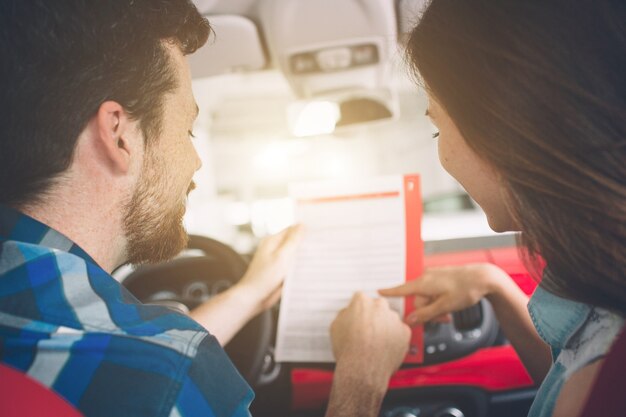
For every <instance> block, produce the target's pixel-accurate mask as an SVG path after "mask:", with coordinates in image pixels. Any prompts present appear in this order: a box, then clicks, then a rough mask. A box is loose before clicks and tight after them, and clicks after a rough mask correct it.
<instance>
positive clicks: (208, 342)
mask: <svg viewBox="0 0 626 417" xmlns="http://www.w3.org/2000/svg"><path fill="white" fill-rule="evenodd" d="M0 316H2V317H0V341H1V343H2V345H3V350H4V352H3V357H2V362H5V363H7V364H8V365H10V366H13V367H15V368H18V369H20V370H21V371H22V372H24V373H26V374H28V375H29V376H30V377H32V378H34V379H37V380H38V381H40V382H41V383H43V384H44V385H46V386H48V387H50V388H51V389H52V390H54V391H55V392H57V393H59V394H60V395H61V396H63V397H64V398H65V399H66V400H68V401H69V402H70V403H72V404H74V405H75V406H76V407H77V408H79V409H80V410H81V411H82V412H83V413H84V414H85V415H116V416H126V415H128V416H130V415H169V413H170V411H171V410H173V409H175V408H177V409H179V410H190V409H191V410H193V409H195V408H197V409H198V412H200V411H203V412H206V414H207V415H211V414H213V415H229V416H230V415H232V414H233V410H236V409H237V408H238V407H240V406H241V405H242V404H244V406H247V404H249V402H250V400H251V398H252V392H251V390H250V388H249V387H248V386H247V384H246V383H245V381H243V379H242V378H241V376H240V375H239V373H238V372H237V371H236V369H235V368H234V366H233V365H232V363H231V362H230V360H229V358H228V357H227V355H226V354H225V353H224V351H223V349H222V348H221V346H220V345H219V343H218V342H217V340H216V339H215V338H214V337H213V336H211V335H209V334H208V333H207V332H203V331H189V330H184V331H179V330H177V329H168V330H166V331H164V332H162V333H158V334H154V335H131V334H123V333H106V332H93V331H83V330H76V329H69V328H62V327H61V328H54V327H53V326H51V325H49V324H45V323H37V322H32V321H31V322H28V323H27V322H26V321H24V320H22V322H21V324H22V329H21V331H19V333H18V330H19V329H18V328H17V327H18V323H17V321H19V320H20V318H14V320H13V322H11V320H10V318H8V317H7V315H6V314H4V313H0ZM187 414H188V413H186V414H184V415H187ZM189 415H199V414H196V413H192V414H189Z"/></svg>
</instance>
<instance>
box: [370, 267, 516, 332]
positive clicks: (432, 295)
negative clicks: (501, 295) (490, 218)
mask: <svg viewBox="0 0 626 417" xmlns="http://www.w3.org/2000/svg"><path fill="white" fill-rule="evenodd" d="M507 281H510V279H509V277H508V275H507V274H506V273H505V272H504V271H502V270H501V269H500V268H498V267H497V266H495V265H492V264H486V263H481V264H470V265H465V266H453V267H442V268H430V269H427V270H426V272H424V275H423V276H422V277H421V278H420V279H417V280H414V281H409V282H407V283H406V284H403V285H400V286H398V287H394V288H388V289H384V290H380V291H379V293H380V295H383V296H386V297H399V296H411V295H413V296H415V311H413V312H412V313H411V314H409V315H408V316H407V317H406V319H405V320H406V322H407V323H408V324H409V325H411V326H413V325H415V324H417V323H424V322H427V321H432V320H435V321H445V320H446V316H447V314H448V313H452V312H454V311H459V310H462V309H464V308H467V307H470V306H473V305H474V304H476V303H478V302H479V301H480V299H481V298H483V297H485V296H487V295H489V294H491V293H492V292H494V291H496V289H497V287H498V284H499V283H502V282H507Z"/></svg>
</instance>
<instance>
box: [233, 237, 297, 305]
mask: <svg viewBox="0 0 626 417" xmlns="http://www.w3.org/2000/svg"><path fill="white" fill-rule="evenodd" d="M301 238H302V227H301V226H291V227H289V228H287V229H285V230H283V231H282V232H280V233H278V234H276V235H273V236H269V237H266V238H265V239H263V240H262V241H261V243H260V244H259V247H258V248H257V250H256V253H255V254H254V258H252V262H250V266H249V267H248V270H247V271H246V273H245V275H244V276H243V277H242V278H241V280H240V281H239V282H238V283H237V285H236V287H238V288H239V289H240V290H241V291H244V292H245V293H246V294H247V296H248V297H249V299H250V300H251V301H255V304H256V309H255V314H258V313H260V312H262V311H264V310H266V309H268V308H270V307H272V306H273V305H274V304H276V302H277V301H278V300H279V299H280V295H281V292H282V286H283V281H284V280H285V277H286V276H287V272H288V271H289V269H290V268H291V266H292V265H293V261H294V259H295V253H296V249H297V247H298V243H300V239H301Z"/></svg>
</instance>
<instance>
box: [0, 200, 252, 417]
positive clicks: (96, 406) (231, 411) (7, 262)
mask: <svg viewBox="0 0 626 417" xmlns="http://www.w3.org/2000/svg"><path fill="white" fill-rule="evenodd" d="M0 362H3V363H5V364H7V365H9V366H12V367H14V368H17V369H19V370H21V371H23V372H25V373H27V374H28V375H29V376H31V377H32V378H34V379H37V380H39V381H40V382H41V383H43V384H44V385H46V386H48V387H50V388H51V389H52V390H54V391H56V392H57V393H58V394H60V395H61V396H62V397H64V398H65V399H66V400H68V401H69V402H70V403H72V404H73V405H74V406H75V407H76V408H78V409H79V410H80V411H81V412H82V413H84V414H85V415H87V416H107V417H111V416H116V417H122V416H183V417H184V416H227V417H239V416H249V411H248V406H249V405H250V403H251V401H252V398H253V396H254V395H253V393H252V390H251V389H250V387H249V386H248V385H247V384H246V382H245V381H244V380H243V379H242V377H241V376H240V375H239V373H238V372H237V370H236V369H235V368H234V367H233V365H232V363H231V362H230V360H229V359H228V357H227V356H226V354H225V353H224V351H223V350H222V348H221V347H220V345H219V343H218V342H217V340H216V339H215V338H214V337H213V336H211V335H209V334H208V333H207V332H206V330H205V329H204V328H202V327H201V326H200V325H198V324H197V323H196V322H195V321H193V320H191V319H189V318H188V317H186V316H184V315H182V314H178V313H174V312H172V311H171V310H169V309H167V308H165V307H158V306H147V305H142V304H141V303H140V302H139V301H137V300H136V299H135V298H134V297H133V296H132V295H131V294H130V293H128V292H127V291H126V290H125V288H124V287H123V286H121V285H120V284H119V283H118V282H117V281H116V280H115V279H114V278H112V277H111V276H110V275H109V274H108V273H106V272H105V271H104V270H103V269H101V268H100V267H99V266H98V265H97V264H96V263H95V262H94V260H93V259H92V258H91V257H90V256H89V255H87V253H85V252H84V251H83V250H82V249H81V248H80V247H78V246H77V245H76V244H74V243H73V242H71V241H70V240H69V239H68V238H66V237H65V236H63V235H61V234H60V233H58V232H56V231H55V230H52V229H50V228H49V227H47V226H46V225H44V224H42V223H40V222H38V221H36V220H34V219H32V218H30V217H28V216H25V215H23V214H21V213H19V212H16V211H14V210H12V209H10V208H7V207H4V206H1V205H0ZM1 396H2V393H0V397H1Z"/></svg>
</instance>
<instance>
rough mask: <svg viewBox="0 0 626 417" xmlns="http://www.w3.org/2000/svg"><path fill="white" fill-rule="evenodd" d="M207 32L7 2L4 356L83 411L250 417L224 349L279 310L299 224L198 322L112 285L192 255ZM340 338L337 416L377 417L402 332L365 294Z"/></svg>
mask: <svg viewBox="0 0 626 417" xmlns="http://www.w3.org/2000/svg"><path fill="white" fill-rule="evenodd" d="M209 31H210V27H209V26H208V23H207V22H206V21H205V20H204V19H203V18H202V17H201V16H200V15H199V14H198V12H197V10H196V9H195V7H194V6H193V5H192V4H191V3H189V1H188V0H159V1H157V0H127V1H113V0H98V1H91V2H87V1H85V0H64V1H55V2H49V1H46V0H1V1H0V54H1V56H2V61H1V62H0V80H1V81H0V82H1V83H2V85H1V87H0V91H1V93H0V94H2V98H1V99H0V110H1V116H0V361H1V362H2V363H4V364H7V365H9V366H12V367H14V368H17V369H19V370H21V371H23V372H25V373H27V374H28V375H29V376H30V377H32V378H35V379H37V380H39V381H40V382H42V383H43V384H45V385H47V386H48V387H50V389H52V390H54V391H55V392H57V393H58V394H60V395H61V396H63V397H64V398H65V399H67V400H68V401H69V402H70V403H72V404H73V405H74V406H75V407H77V408H78V409H79V410H80V411H82V412H83V413H84V414H85V415H88V416H99V415H102V416H125V415H128V416H131V415H132V416H138V415H145V416H153V415H155V416H156V415H159V416H168V415H169V416H179V415H181V416H195V415H209V416H212V415H215V416H246V415H249V411H248V407H249V405H250V402H251V401H252V398H253V393H252V391H251V389H250V388H249V387H248V386H247V384H246V383H245V382H244V381H243V379H242V378H241V377H240V376H239V374H238V373H237V371H236V370H235V369H234V367H233V365H232V364H231V363H230V361H229V359H228V357H227V356H226V355H225V353H224V352H223V350H222V348H221V346H220V343H221V344H222V345H223V344H225V343H227V342H228V340H230V338H231V337H232V336H233V335H234V334H235V333H236V332H237V331H238V330H239V329H240V328H241V327H242V326H243V325H244V324H245V323H246V321H247V320H249V319H250V318H251V317H253V316H254V315H256V314H257V313H259V312H260V311H262V310H263V309H266V308H268V307H270V306H271V305H272V304H274V303H275V302H276V301H277V299H278V298H279V296H280V288H281V284H282V280H283V277H284V274H285V271H286V269H287V267H288V265H289V263H290V261H291V260H292V258H293V252H294V248H295V246H296V242H297V239H298V235H299V232H298V230H297V229H294V228H292V229H288V230H286V231H285V232H283V233H281V234H279V235H277V236H274V237H271V238H269V239H268V240H266V241H264V242H263V243H262V244H261V246H260V247H259V250H258V252H257V255H256V256H255V258H254V260H253V261H252V263H251V266H250V269H249V270H248V272H247V273H246V274H245V276H244V277H243V278H242V279H241V281H240V282H239V283H238V284H237V285H235V286H234V287H233V288H231V289H230V290H229V291H227V292H225V293H223V294H222V295H220V296H219V297H216V298H214V299H212V300H210V301H209V302H207V303H206V304H204V305H202V306H200V307H199V308H198V309H197V310H194V311H193V312H192V313H191V316H192V317H193V318H194V319H195V321H194V320H191V319H190V318H189V317H186V316H183V315H180V314H177V313H174V312H172V311H171V310H168V309H165V308H161V307H154V306H144V305H142V304H140V303H139V302H137V301H136V300H135V299H134V298H133V297H132V296H131V295H130V294H128V293H127V292H126V291H125V290H124V288H123V287H122V286H120V285H119V284H118V283H117V282H116V281H115V280H114V279H113V278H112V277H111V276H110V272H111V271H112V270H113V269H114V268H116V267H117V266H119V265H121V264H123V263H125V262H132V263H146V262H155V261H161V260H165V259H168V258H170V257H172V256H174V255H176V254H177V253H178V252H179V251H180V250H181V249H182V248H183V247H184V246H185V244H186V234H185V232H184V230H183V228H182V217H183V214H184V212H185V200H186V196H187V194H188V193H189V191H191V190H192V189H193V182H192V176H193V174H194V172H195V171H196V170H197V169H198V168H199V167H200V160H199V158H198V156H197V154H196V152H195V150H194V147H193V145H192V143H191V141H190V136H193V135H192V133H191V127H192V124H193V121H194V118H195V116H196V114H197V111H198V110H197V106H196V105H195V101H194V99H193V95H192V92H191V79H190V75H189V69H188V66H187V62H186V59H185V55H186V54H189V53H192V52H193V51H195V50H196V49H197V48H198V47H200V46H201V45H202V44H203V43H204V42H205V41H206V40H207V37H208V35H209ZM205 329H209V330H210V331H211V333H212V335H209V333H208V332H207V331H206V330H205ZM332 334H333V344H334V350H335V355H336V359H337V372H336V375H335V382H334V387H333V393H332V396H331V402H330V404H329V409H328V415H332V416H350V415H353V416H356V415H358V416H368V415H377V410H378V407H379V405H380V401H381V399H382V396H383V395H384V392H385V389H386V385H387V382H388V379H389V377H390V376H391V374H392V373H393V371H395V369H397V367H398V366H399V364H400V361H401V360H402V357H403V356H404V354H405V353H406V349H407V346H408V338H409V330H408V328H407V327H406V325H404V324H403V323H402V322H401V321H400V319H399V317H398V316H397V315H396V314H395V313H393V312H392V311H391V310H390V309H389V307H388V306H387V304H386V302H385V301H384V300H371V299H369V298H367V297H365V296H363V295H357V296H355V298H354V299H353V301H352V303H351V305H350V306H349V308H348V309H346V310H345V311H343V312H342V313H340V315H339V317H338V318H337V320H336V321H335V323H334V324H333V329H332ZM218 341H219V342H218ZM372 356H377V361H375V362H376V366H372V362H373V361H371V357H372Z"/></svg>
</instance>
